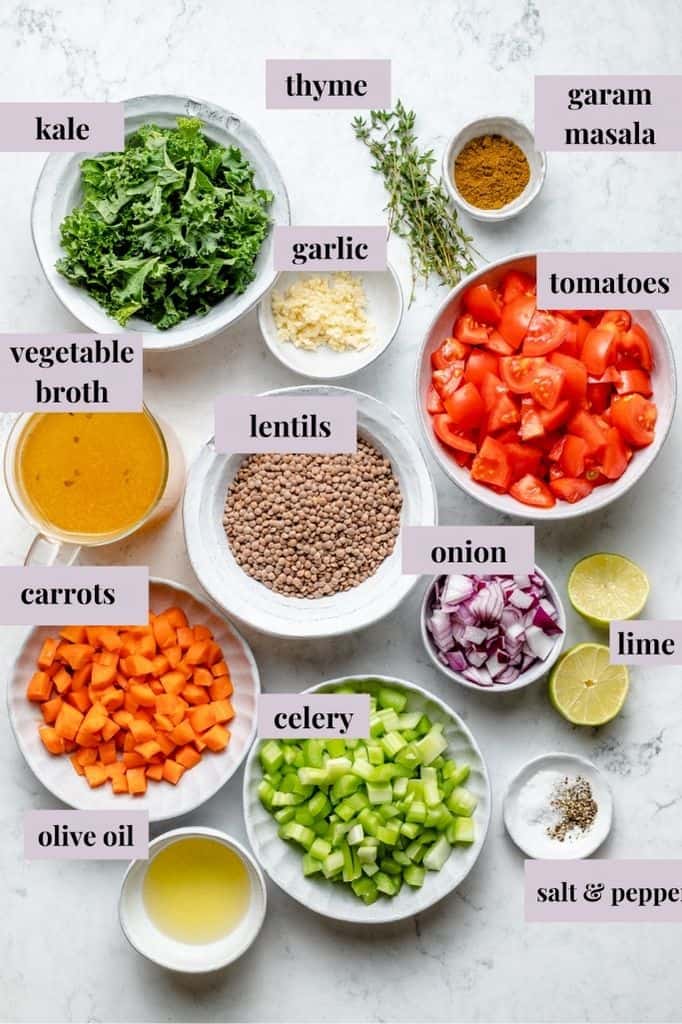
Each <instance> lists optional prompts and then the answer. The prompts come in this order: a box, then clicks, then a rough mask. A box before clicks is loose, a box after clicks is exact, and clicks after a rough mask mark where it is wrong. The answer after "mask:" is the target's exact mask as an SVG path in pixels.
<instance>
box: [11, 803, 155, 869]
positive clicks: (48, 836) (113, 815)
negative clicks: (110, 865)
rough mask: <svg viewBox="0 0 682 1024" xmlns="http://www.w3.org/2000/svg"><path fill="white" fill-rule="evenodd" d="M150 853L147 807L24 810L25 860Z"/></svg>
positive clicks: (107, 857)
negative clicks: (124, 809) (136, 808)
mask: <svg viewBox="0 0 682 1024" xmlns="http://www.w3.org/2000/svg"><path fill="white" fill-rule="evenodd" d="M148 856H149V815H148V814H147V812H146V811H113V810H111V811H57V810H54V811H27V812H26V813H25V814H24V857H25V858H26V859H27V860H133V859H135V858H138V857H141V858H142V859H144V860H146V859H147V857H148Z"/></svg>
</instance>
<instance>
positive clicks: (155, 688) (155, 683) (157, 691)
mask: <svg viewBox="0 0 682 1024" xmlns="http://www.w3.org/2000/svg"><path fill="white" fill-rule="evenodd" d="M149 685H150V686H151V688H152V693H153V694H154V696H155V697H159V696H160V695H161V694H162V693H165V692H166V691H165V690H164V688H163V683H162V682H161V680H160V679H152V681H151V683H150V684H149Z"/></svg>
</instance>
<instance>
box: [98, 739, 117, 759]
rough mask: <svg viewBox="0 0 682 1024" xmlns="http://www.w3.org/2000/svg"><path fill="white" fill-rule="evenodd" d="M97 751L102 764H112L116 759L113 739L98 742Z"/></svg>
mask: <svg viewBox="0 0 682 1024" xmlns="http://www.w3.org/2000/svg"><path fill="white" fill-rule="evenodd" d="M97 752H98V754H99V759H100V761H101V762H102V764H113V763H114V761H115V760H116V744H115V743H114V741H113V740H110V741H109V742H108V743H100V745H99V747H98V748H97Z"/></svg>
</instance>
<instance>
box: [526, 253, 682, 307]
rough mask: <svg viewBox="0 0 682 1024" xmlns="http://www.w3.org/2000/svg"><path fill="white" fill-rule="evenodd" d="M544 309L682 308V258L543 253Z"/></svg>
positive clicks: (540, 299) (540, 266)
mask: <svg viewBox="0 0 682 1024" xmlns="http://www.w3.org/2000/svg"><path fill="white" fill-rule="evenodd" d="M537 286H538V306H540V308H542V309H621V308H624V309H682V253H679V252H541V253H539V254H538V259H537Z"/></svg>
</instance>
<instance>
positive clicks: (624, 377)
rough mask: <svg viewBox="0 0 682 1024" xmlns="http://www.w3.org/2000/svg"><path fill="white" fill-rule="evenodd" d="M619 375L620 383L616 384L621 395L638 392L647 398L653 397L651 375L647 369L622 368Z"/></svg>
mask: <svg viewBox="0 0 682 1024" xmlns="http://www.w3.org/2000/svg"><path fill="white" fill-rule="evenodd" d="M619 376H620V383H618V384H616V391H617V392H618V394H619V395H632V394H634V393H637V394H638V395H644V397H645V398H650V397H651V395H652V390H651V377H650V376H649V374H648V373H647V372H646V370H621V371H620V374H619Z"/></svg>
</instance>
